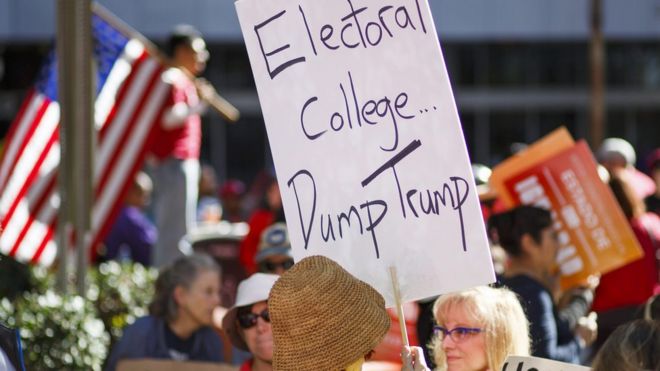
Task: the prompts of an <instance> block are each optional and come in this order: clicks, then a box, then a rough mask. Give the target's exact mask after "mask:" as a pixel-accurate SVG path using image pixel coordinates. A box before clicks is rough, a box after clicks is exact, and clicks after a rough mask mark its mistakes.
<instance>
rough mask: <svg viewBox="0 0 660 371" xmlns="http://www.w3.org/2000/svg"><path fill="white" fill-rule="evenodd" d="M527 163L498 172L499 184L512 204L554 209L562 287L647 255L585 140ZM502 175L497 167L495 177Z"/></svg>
mask: <svg viewBox="0 0 660 371" xmlns="http://www.w3.org/2000/svg"><path fill="white" fill-rule="evenodd" d="M521 159H523V158H522V156H521V157H519V158H517V159H516V160H517V161H521ZM527 160H528V161H524V162H525V163H526V164H522V163H520V164H519V166H518V171H517V172H515V173H514V172H509V173H508V174H507V176H502V175H501V174H498V177H496V179H497V181H498V182H499V183H498V184H497V185H496V186H497V187H498V189H499V190H500V194H501V195H506V196H507V197H508V199H509V200H510V202H511V203H510V205H511V206H514V205H521V204H525V205H537V206H540V207H544V208H547V209H549V210H551V212H552V216H553V219H554V221H555V227H556V229H557V232H558V236H559V242H560V245H561V247H560V250H559V253H558V256H557V263H558V264H559V267H560V270H561V284H562V287H564V288H566V287H570V286H573V285H576V284H579V283H583V282H584V281H585V280H586V278H587V277H588V276H589V275H591V274H594V273H606V272H608V271H611V270H613V269H616V268H618V267H620V266H623V265H625V264H627V263H629V262H631V261H633V260H636V259H639V258H640V257H642V255H643V252H642V249H641V247H640V246H639V243H638V242H637V239H636V238H635V235H634V234H633V232H632V230H631V228H630V226H629V224H628V221H627V219H626V217H625V216H624V214H623V212H622V211H621V209H620V207H619V205H618V204H617V201H616V200H615V199H614V196H613V195H612V193H611V191H610V190H609V188H608V187H607V185H606V184H604V183H603V182H602V181H601V179H600V178H599V176H598V171H597V165H596V162H595V160H594V158H593V155H592V154H591V150H590V149H589V147H588V145H587V144H586V143H585V142H584V141H580V142H579V143H578V144H576V145H574V146H571V147H569V148H568V149H564V150H563V151H561V152H559V153H556V152H555V154H554V155H552V156H547V157H545V158H543V157H542V156H541V157H537V158H535V159H527ZM521 162H522V161H521ZM525 165H526V166H525ZM508 166H509V167H510V166H511V165H508ZM499 171H500V169H499V167H498V168H495V170H494V171H493V175H495V174H496V173H498V172H499Z"/></svg>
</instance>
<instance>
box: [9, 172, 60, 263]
mask: <svg viewBox="0 0 660 371" xmlns="http://www.w3.org/2000/svg"><path fill="white" fill-rule="evenodd" d="M56 180H57V177H55V176H54V177H53V179H51V180H50V182H49V183H48V187H46V189H45V190H44V193H43V194H42V195H41V197H39V200H37V202H36V203H35V204H34V206H33V207H31V208H30V216H29V217H28V219H27V220H26V221H25V225H24V226H23V229H21V233H19V234H18V237H17V238H16V242H14V247H13V248H12V249H11V251H10V252H9V256H14V255H16V252H17V251H18V249H19V247H20V246H21V243H22V242H23V239H24V238H25V235H26V234H27V232H28V230H29V229H30V227H31V226H32V223H33V222H34V220H35V219H36V216H37V215H39V212H40V211H41V208H42V207H43V206H44V204H45V203H46V200H48V199H49V198H50V197H51V196H52V195H53V192H54V191H55V184H56Z"/></svg>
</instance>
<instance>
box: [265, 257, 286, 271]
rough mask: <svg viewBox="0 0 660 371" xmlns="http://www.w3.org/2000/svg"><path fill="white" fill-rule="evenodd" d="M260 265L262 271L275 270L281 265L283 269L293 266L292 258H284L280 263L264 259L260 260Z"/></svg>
mask: <svg viewBox="0 0 660 371" xmlns="http://www.w3.org/2000/svg"><path fill="white" fill-rule="evenodd" d="M260 266H261V270H262V271H263V272H275V271H276V270H277V268H279V267H281V268H282V269H284V270H287V269H289V268H291V267H293V259H289V260H285V261H283V262H281V263H273V262H269V261H265V262H262V263H261V264H260Z"/></svg>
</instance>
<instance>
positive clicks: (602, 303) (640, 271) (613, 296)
mask: <svg viewBox="0 0 660 371" xmlns="http://www.w3.org/2000/svg"><path fill="white" fill-rule="evenodd" d="M630 226H631V227H632V230H633V232H635V236H637V240H639V244H640V245H641V246H642V250H644V257H642V258H641V259H638V260H635V261H634V262H632V263H629V264H627V265H625V266H623V267H621V268H619V269H616V270H614V271H611V272H609V273H606V274H604V275H603V276H602V277H601V278H600V284H599V285H598V287H597V288H596V295H595V298H594V303H593V306H592V309H593V310H595V311H596V312H602V311H605V310H609V309H614V308H621V307H625V306H632V305H640V304H643V303H644V302H645V301H646V300H648V298H650V297H651V296H653V294H654V291H656V290H658V289H660V284H658V266H657V262H656V257H655V256H656V255H655V254H656V249H657V247H655V246H654V245H653V240H652V236H654V238H655V241H656V242H655V243H656V244H657V243H658V241H660V218H658V216H657V215H655V214H653V213H646V214H644V215H642V216H641V217H639V218H635V219H632V220H631V221H630Z"/></svg>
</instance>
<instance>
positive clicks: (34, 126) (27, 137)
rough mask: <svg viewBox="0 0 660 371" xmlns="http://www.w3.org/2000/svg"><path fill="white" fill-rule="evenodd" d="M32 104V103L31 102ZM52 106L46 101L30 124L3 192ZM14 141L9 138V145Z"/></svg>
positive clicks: (3, 186)
mask: <svg viewBox="0 0 660 371" xmlns="http://www.w3.org/2000/svg"><path fill="white" fill-rule="evenodd" d="M30 103H31V102H30ZM50 105H51V102H50V101H49V100H48V99H44V101H43V103H42V104H41V106H40V107H39V109H38V111H37V114H36V115H35V117H34V120H32V122H30V124H29V125H30V127H29V129H28V130H27V131H26V133H25V137H24V138H23V140H22V141H21V142H20V147H19V149H18V152H17V153H16V155H15V156H14V157H13V158H12V159H11V165H10V166H9V172H8V173H7V174H8V176H7V178H6V180H5V182H4V184H2V185H0V189H2V190H3V192H4V189H5V187H6V186H7V184H8V183H9V180H10V179H11V178H12V174H13V172H14V170H15V168H16V164H17V163H18V160H19V159H20V158H21V157H22V156H23V152H25V149H26V148H27V145H28V143H29V142H30V139H31V138H32V135H33V134H34V132H35V131H36V130H37V127H38V126H39V124H40V123H41V120H42V119H43V117H44V114H45V113H46V110H47V109H48V107H49V106H50ZM22 119H23V118H22V117H20V118H18V119H17V120H16V121H15V124H14V125H12V126H19V125H18V123H19V122H20V121H21V120H22ZM14 130H16V129H14ZM12 139H13V138H9V139H7V143H10V140H12ZM30 150H31V151H35V150H37V149H35V148H30Z"/></svg>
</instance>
